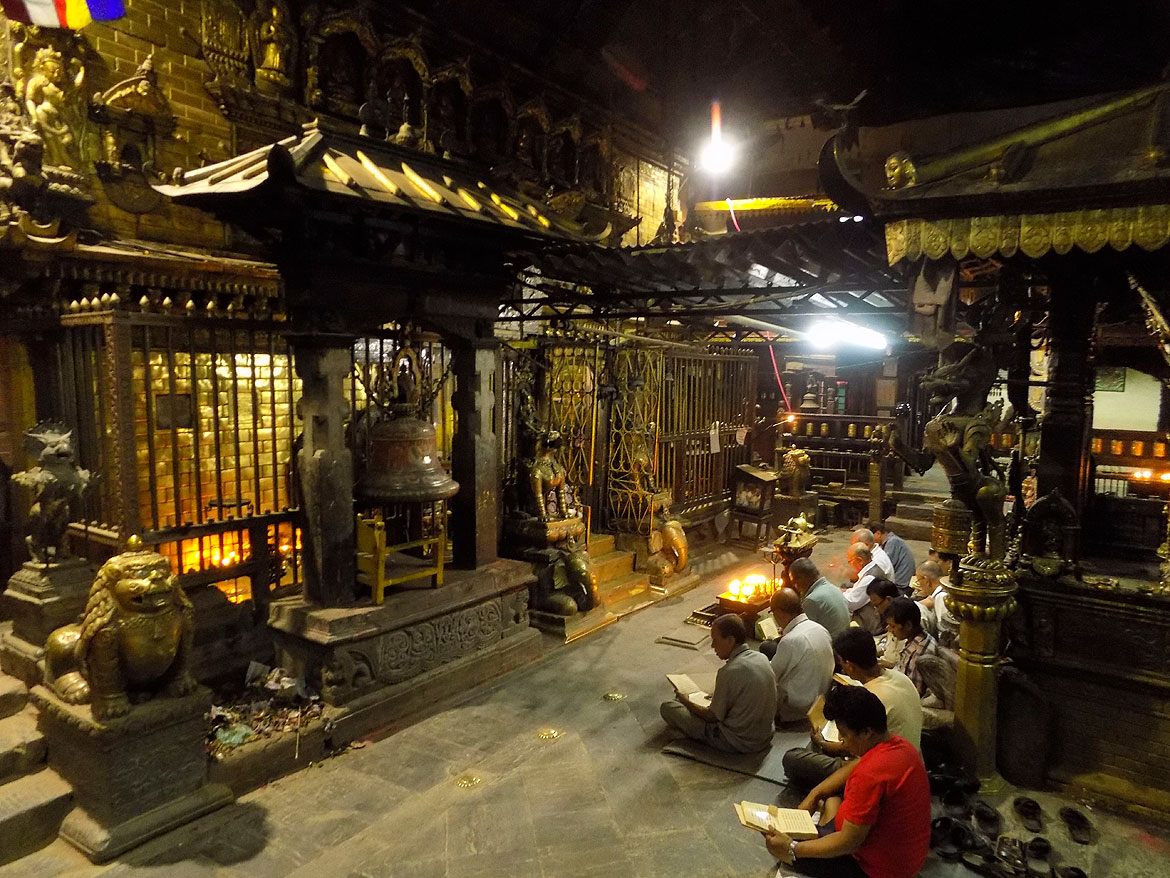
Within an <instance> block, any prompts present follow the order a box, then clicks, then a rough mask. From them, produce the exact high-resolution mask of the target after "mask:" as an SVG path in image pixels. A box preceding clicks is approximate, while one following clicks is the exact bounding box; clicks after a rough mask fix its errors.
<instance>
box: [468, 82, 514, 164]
mask: <svg viewBox="0 0 1170 878" xmlns="http://www.w3.org/2000/svg"><path fill="white" fill-rule="evenodd" d="M510 108H511V102H510V101H509V100H508V98H507V96H506V95H505V94H503V93H502V92H499V91H497V90H492V91H489V92H484V93H480V94H477V95H475V96H473V98H472V103H471V139H472V143H473V144H474V146H475V153H476V155H477V156H479V158H480V160H482V161H484V162H487V163H488V164H489V165H498V164H501V163H503V162H504V161H506V160H507V158H508V147H509V146H510V144H511V142H512V113H511V112H510Z"/></svg>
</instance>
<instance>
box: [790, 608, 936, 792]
mask: <svg viewBox="0 0 1170 878" xmlns="http://www.w3.org/2000/svg"><path fill="white" fill-rule="evenodd" d="M833 651H834V652H835V653H836V654H837V658H838V660H839V661H840V662H841V667H842V669H843V670H844V671H845V673H846V674H847V675H848V676H850V677H852V678H853V679H854V680H857V681H858V682H860V683H861V684H862V685H863V686H865V688H866V689H868V690H869V691H870V692H872V693H873V694H874V695H876V696H877V697H878V699H879V700H880V701H881V703H882V704H883V705H884V706H885V708H886V723H887V724H888V726H889V730H890V734H893V735H900V736H902V737H903V738H905V739H906V740H907V741H909V742H910V743H911V744H913V745H914V749H916V750H918V751H919V752H921V750H922V701H921V699H920V698H919V695H918V690H917V689H915V688H914V684H913V683H911V682H910V678H909V677H907V676H906V675H905V674H903V673H901V672H899V671H895V670H891V669H889V668H883V667H882V666H881V665H880V664H879V663H878V655H877V646H876V645H875V644H874V641H873V638H872V637H871V636H870V635H869V634H867V633H866V632H864V631H862V630H861V629H860V628H849V629H847V630H845V631H842V632H841V633H840V634H838V635H837V636H836V637H834V638H833ZM849 755H850V753H849V749H848V748H847V747H845V746H844V745H843V744H841V743H834V742H831V741H826V740H825V738H824V736H823V735H822V734H821V730H820V729H813V730H812V741H811V742H810V745H809V746H808V747H796V748H793V749H792V750H789V751H788V752H787V753H785V754H784V760H783V763H784V774H785V775H786V776H787V778H788V783H789V785H792V786H796V787H801V788H805V789H811V788H812V787H815V786H816V785H817V784H819V783H820V782H821V781H822V780H824V779H825V778H827V777H828V776H829V775H830V774H832V773H833V772H834V771H836V770H837V769H839V768H841V767H842V766H843V765H844V764H845V763H846V761H847V759H848V757H849Z"/></svg>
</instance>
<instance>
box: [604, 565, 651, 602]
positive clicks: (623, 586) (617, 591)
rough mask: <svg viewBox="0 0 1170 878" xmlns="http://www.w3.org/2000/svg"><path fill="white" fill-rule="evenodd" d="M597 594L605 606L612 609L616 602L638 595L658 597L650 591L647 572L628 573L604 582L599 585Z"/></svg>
mask: <svg viewBox="0 0 1170 878" xmlns="http://www.w3.org/2000/svg"><path fill="white" fill-rule="evenodd" d="M597 594H598V597H600V598H601V602H602V603H603V604H604V605H605V608H606V609H607V610H611V611H612V608H613V606H614V605H615V604H620V603H622V602H623V601H625V600H627V599H629V598H631V597H635V596H638V595H643V596H645V595H649V596H650V597H651V599H656V597H655V595H653V594H651V591H650V577H649V576H647V575H646V574H645V573H627V574H626V575H625V576H619V577H616V578H614V579H611V580H609V581H608V582H603V583H602V584H601V585H599V586H598V587H597Z"/></svg>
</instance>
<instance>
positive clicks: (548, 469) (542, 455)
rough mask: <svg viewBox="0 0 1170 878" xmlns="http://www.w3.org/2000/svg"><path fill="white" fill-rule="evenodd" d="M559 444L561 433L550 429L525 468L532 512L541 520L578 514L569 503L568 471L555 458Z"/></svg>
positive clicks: (570, 500) (551, 519)
mask: <svg viewBox="0 0 1170 878" xmlns="http://www.w3.org/2000/svg"><path fill="white" fill-rule="evenodd" d="M562 445H563V441H562V439H561V434H560V433H558V432H557V431H556V430H553V431H552V432H550V433H549V434H548V435H547V436H545V438H544V441H543V442H542V443H541V448H540V450H539V452H538V453H537V456H536V459H535V460H534V461H533V462H532V465H531V466H530V467H529V470H528V480H529V485H530V487H531V489H532V497H533V500H534V501H535V507H536V508H535V512H536V514H537V516H538V517H539V518H541V519H542V520H543V521H553V520H556V519H561V518H572V517H573V516H575V515H576V513H577V510H576V509H574V508H573V505H572V492H571V491H570V489H569V481H568V479H569V474H568V471H567V470H566V469H565V465H564V464H563V463H561V461H560V459H559V458H558V457H557V455H558V454H559V453H560V449H561V446H562Z"/></svg>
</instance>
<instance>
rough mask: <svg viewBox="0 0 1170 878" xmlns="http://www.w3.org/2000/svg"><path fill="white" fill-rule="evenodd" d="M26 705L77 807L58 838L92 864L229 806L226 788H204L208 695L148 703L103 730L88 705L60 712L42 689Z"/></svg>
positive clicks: (65, 707) (67, 707)
mask: <svg viewBox="0 0 1170 878" xmlns="http://www.w3.org/2000/svg"><path fill="white" fill-rule="evenodd" d="M30 699H31V701H32V702H33V704H35V705H36V707H37V709H38V711H39V713H40V720H39V725H40V729H41V732H42V733H43V734H44V736H45V739H46V741H47V743H48V747H49V766H50V768H52V769H53V770H54V771H55V772H56V773H57V774H58V775H60V776H61V778H62V779H64V780H65V781H66V782H67V783H69V784H70V785H71V786H72V787H73V794H74V800H75V802H76V804H77V807H76V808H74V810H73V811H72V812H71V813H70V814H69V816H68V817H66V818H65V822H64V823H63V824H62V825H61V837H62V838H63V839H65V840H66V841H68V842H69V843H70V844H72V845H73V846H74V847H76V848H78V849H79V850H80V851H81V852H82V853H84V854H85V855H86V856H87V857H89V858H90V859H91V860H93V861H94V862H95V863H102V862H105V861H107V860H109V859H112V858H113V857H116V856H117V855H118V854H120V853H122V852H123V851H127V850H129V849H130V848H133V847H136V846H137V845H140V844H142V843H143V842H145V841H147V840H149V839H151V838H154V837H155V836H157V835H161V834H162V833H164V832H169V831H170V830H172V829H175V828H176V827H178V826H182V825H183V824H184V823H187V822H188V821H191V820H194V819H195V818H197V817H200V816H202V815H203V814H207V813H208V812H210V811H213V810H215V809H216V808H219V807H221V806H223V805H226V804H228V803H229V802H231V801H232V798H233V797H232V793H231V790H229V789H228V788H227V787H226V786H223V785H220V784H209V783H207V768H208V761H207V754H206V751H205V749H204V738H205V736H206V733H207V728H206V721H205V720H204V714H205V713H207V711H208V709H209V708H210V706H211V693H210V692H209V691H208V690H207V689H203V688H200V689H199V690H197V691H196V692H195V693H194V694H192V695H189V696H187V697H185V698H162V699H158V700H155V701H149V702H147V703H145V704H141V705H138V706H136V707H135V708H134V709H133V710H131V711H130V713H128V714H127V715H126V716H124V717H118V718H117V719H113V720H110V721H108V722H105V723H99V722H95V721H94V719H93V715H92V713H91V711H90V708H89V705H86V704H82V705H74V704H65V703H64V702H63V701H61V699H59V698H58V697H57V696H56V694H55V693H53V692H51V691H50V690H49V689H47V688H45V687H44V686H37V687H35V688H34V689H33V690H32V692H31V693H30Z"/></svg>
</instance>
